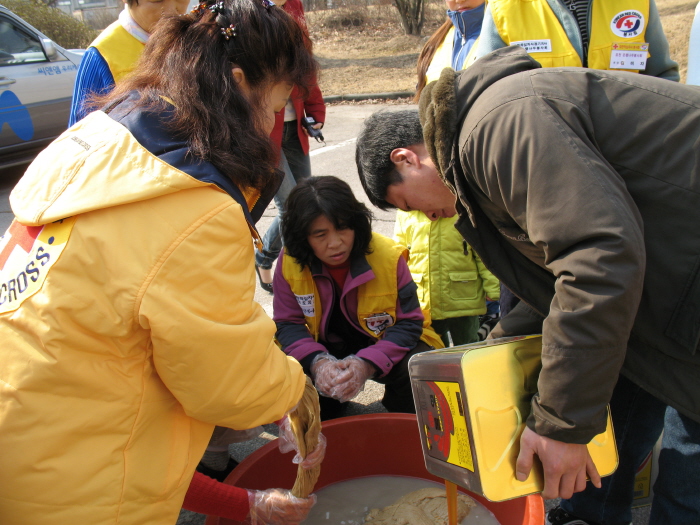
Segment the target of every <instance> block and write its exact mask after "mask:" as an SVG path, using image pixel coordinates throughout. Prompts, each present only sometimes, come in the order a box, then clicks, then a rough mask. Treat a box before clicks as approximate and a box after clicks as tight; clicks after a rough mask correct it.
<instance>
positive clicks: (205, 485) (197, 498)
mask: <svg viewBox="0 0 700 525" xmlns="http://www.w3.org/2000/svg"><path fill="white" fill-rule="evenodd" d="M182 508H183V509H186V510H190V511H192V512H198V513H199V514H207V515H209V516H218V517H220V518H227V519H230V520H235V521H244V520H245V519H246V517H247V516H248V513H249V512H250V506H249V504H248V491H247V490H245V489H241V488H238V487H234V486H233V485H227V484H226V483H220V482H218V481H216V480H215V479H212V478H210V477H209V476H205V475H204V474H202V473H201V472H195V473H194V477H193V478H192V482H191V483H190V486H189V488H188V489H187V494H185V501H184V502H183V504H182Z"/></svg>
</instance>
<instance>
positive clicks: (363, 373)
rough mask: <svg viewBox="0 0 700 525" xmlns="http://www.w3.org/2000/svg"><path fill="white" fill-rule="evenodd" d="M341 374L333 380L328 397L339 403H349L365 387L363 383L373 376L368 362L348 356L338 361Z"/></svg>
mask: <svg viewBox="0 0 700 525" xmlns="http://www.w3.org/2000/svg"><path fill="white" fill-rule="evenodd" d="M340 366H341V368H342V372H341V373H340V374H338V375H337V376H336V377H335V379H334V386H333V388H332V389H331V391H330V392H329V394H330V397H332V398H333V399H337V400H338V401H340V402H341V403H345V402H347V401H350V400H351V399H352V398H353V397H355V396H356V395H357V394H359V393H360V392H361V391H362V390H363V389H364V387H365V382H366V381H367V380H368V379H369V378H370V377H372V376H373V375H374V366H372V364H371V363H369V362H368V361H365V360H364V359H362V358H360V357H357V356H356V355H354V354H353V355H349V356H347V357H346V358H345V359H343V360H342V361H340Z"/></svg>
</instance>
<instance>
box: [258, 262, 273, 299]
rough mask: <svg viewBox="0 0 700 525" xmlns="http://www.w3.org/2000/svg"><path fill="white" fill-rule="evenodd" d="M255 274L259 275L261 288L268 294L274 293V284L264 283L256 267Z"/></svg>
mask: <svg viewBox="0 0 700 525" xmlns="http://www.w3.org/2000/svg"><path fill="white" fill-rule="evenodd" d="M255 273H257V274H258V281H259V282H260V288H262V289H263V290H265V291H266V292H267V293H273V291H272V283H264V282H263V280H262V277H260V270H259V269H258V267H257V266H256V267H255Z"/></svg>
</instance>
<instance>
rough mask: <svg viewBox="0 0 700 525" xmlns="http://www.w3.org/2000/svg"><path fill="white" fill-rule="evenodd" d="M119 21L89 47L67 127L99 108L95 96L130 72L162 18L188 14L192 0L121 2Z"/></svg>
mask: <svg viewBox="0 0 700 525" xmlns="http://www.w3.org/2000/svg"><path fill="white" fill-rule="evenodd" d="M122 2H124V9H123V10H122V12H121V13H120V14H119V19H118V20H116V21H115V22H113V23H112V24H110V25H109V26H108V27H107V28H106V29H105V30H104V31H102V32H101V33H100V35H99V36H98V37H97V38H96V39H95V40H94V41H93V42H92V43H91V44H90V45H89V46H88V48H87V51H85V55H83V59H82V61H81V62H80V67H79V68H78V74H77V76H76V78H75V85H74V86H73V100H72V102H71V108H70V115H69V119H68V125H69V126H72V125H73V124H75V123H76V122H78V121H79V120H80V119H81V118H83V117H84V116H85V115H87V114H88V113H90V112H91V111H93V110H94V109H96V108H95V107H94V105H91V104H90V97H91V96H93V95H105V94H107V93H109V92H110V91H111V90H112V89H113V88H114V85H115V84H116V83H118V82H120V81H121V80H122V79H123V78H124V77H125V76H126V75H128V74H129V73H131V72H132V71H133V69H134V66H135V65H136V61H137V60H138V59H139V57H140V56H141V53H142V52H143V48H144V46H145V45H146V42H147V41H148V37H149V36H150V34H151V33H152V32H153V29H154V28H155V25H156V23H157V22H158V21H159V20H160V19H161V17H163V16H169V15H181V14H184V13H185V12H187V6H188V4H189V0H157V1H156V0H122Z"/></svg>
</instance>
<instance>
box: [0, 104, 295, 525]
mask: <svg viewBox="0 0 700 525" xmlns="http://www.w3.org/2000/svg"><path fill="white" fill-rule="evenodd" d="M130 116H133V115H130ZM134 122H136V123H137V124H139V122H138V120H135V121H134ZM131 124H133V122H129V121H128V120H124V121H119V122H118V121H115V120H114V118H112V117H110V116H108V115H106V114H105V113H103V112H101V111H96V112H93V113H91V114H90V115H89V116H88V117H86V118H85V119H83V120H82V121H80V122H79V123H78V124H76V125H75V126H73V127H72V128H70V129H68V130H67V131H66V132H65V133H63V134H62V135H61V136H60V137H59V138H58V139H56V141H54V142H53V143H52V144H51V145H50V146H49V147H48V148H47V149H46V150H44V151H43V152H42V153H41V154H40V155H39V156H38V157H37V159H36V160H35V161H34V163H33V164H32V165H31V166H30V167H29V169H28V170H27V172H26V174H25V176H24V177H23V178H22V180H21V181H20V182H19V183H18V185H17V187H16V188H15V189H14V190H13V192H12V195H11V205H12V209H13V211H14V213H15V215H16V218H17V219H16V221H17V222H14V223H13V225H12V227H11V229H10V231H9V232H8V234H6V235H5V236H4V237H3V238H2V240H1V241H0V283H2V285H1V286H2V288H1V289H2V293H0V297H1V299H0V300H2V304H0V341H2V351H1V352H0V451H2V453H0V473H1V474H0V523H2V525H28V524H35V523H36V524H39V523H40V524H42V525H66V524H78V523H86V524H87V523H89V524H91V525H97V524H134V525H137V524H138V525H145V524H148V525H157V524H163V525H165V524H168V525H172V524H173V523H175V522H176V520H177V516H178V512H179V510H180V508H181V504H182V501H183V498H184V495H185V492H186V490H187V487H188V485H189V483H190V480H191V478H192V476H193V473H194V470H195V466H196V465H197V463H198V462H199V460H200V459H201V456H202V454H203V452H204V449H205V447H206V445H207V442H208V440H209V438H210V436H211V433H212V430H213V428H214V425H221V426H226V427H231V428H237V429H246V428H252V427H255V426H257V425H260V424H264V423H270V422H272V421H275V420H277V419H278V418H281V417H282V416H283V415H284V414H285V413H286V412H287V411H288V410H289V409H291V408H292V407H293V406H294V405H295V404H296V403H297V402H298V401H299V399H300V398H301V395H302V392H303V388H304V381H305V380H304V374H303V371H302V369H301V366H300V365H299V364H298V363H297V362H296V361H295V360H294V359H292V358H288V357H287V356H286V355H285V354H284V353H283V352H282V351H281V350H279V348H278V347H277V346H276V345H275V343H274V335H275V324H274V322H273V321H272V320H271V319H269V318H268V316H267V315H266V314H265V312H264V311H263V309H262V308H261V307H260V305H258V304H257V303H255V302H254V300H253V296H254V292H255V272H254V260H253V255H254V253H253V249H254V248H253V242H251V231H254V230H253V229H252V227H251V226H249V222H248V221H247V220H246V215H247V214H248V210H247V209H244V207H243V206H242V205H241V204H240V203H239V201H237V200H235V199H234V198H232V196H231V195H230V194H229V193H231V192H228V193H227V191H224V190H222V189H221V188H220V187H219V186H218V185H215V184H212V183H210V182H204V181H202V180H198V179H197V178H194V177H193V176H190V175H188V174H187V173H185V172H184V171H181V170H180V169H176V168H174V167H172V166H171V165H169V164H168V163H166V162H164V161H163V160H162V159H161V158H159V157H158V156H156V154H154V153H152V152H150V151H149V150H147V149H146V148H145V147H144V146H142V145H141V143H143V142H146V141H147V139H148V133H150V132H151V131H153V130H151V129H150V128H148V126H141V125H137V126H135V127H134V128H133V130H132V131H129V129H127V127H128V125H131ZM151 124H152V122H151ZM125 126H127V127H125ZM130 129H132V128H130ZM134 133H139V141H140V142H141V143H139V142H137V140H136V139H135V137H134ZM160 138H162V137H159V139H160ZM156 142H158V141H156ZM181 153H183V154H182V156H181V157H182V158H185V159H186V158H189V159H191V156H189V157H188V156H187V155H186V154H185V153H186V150H184V152H181ZM177 155H178V151H177V150H174V149H172V148H171V149H170V150H169V151H168V152H167V153H166V154H165V156H166V157H167V158H169V159H172V158H174V157H177ZM194 165H195V166H196V167H197V169H199V170H200V171H201V170H202V169H207V168H210V171H211V170H213V172H214V174H213V176H214V178H216V176H217V174H218V176H219V177H221V174H220V173H219V172H218V171H216V170H215V169H214V168H213V166H211V165H208V164H207V163H199V164H197V163H195V164H194ZM183 167H187V166H186V164H185V165H183ZM188 169H189V168H188ZM195 171H196V170H194V171H193V173H194V172H195ZM204 178H206V177H204ZM229 182H230V180H229ZM222 184H223V185H224V186H225V184H224V183H222ZM232 191H233V190H232ZM254 197H256V196H250V197H249V198H254ZM244 203H245V201H244Z"/></svg>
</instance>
